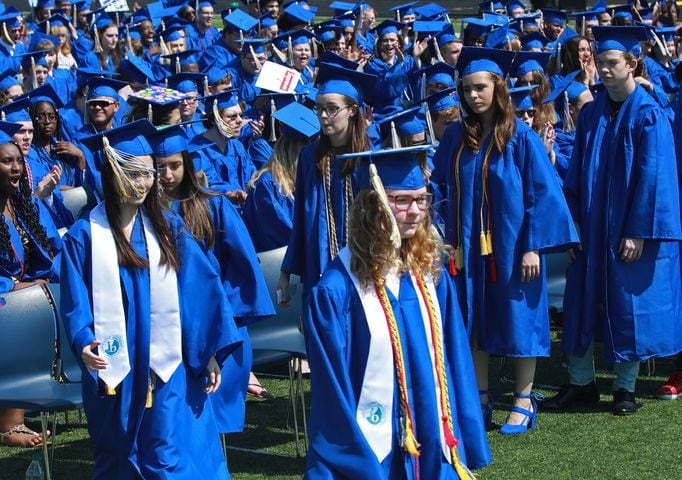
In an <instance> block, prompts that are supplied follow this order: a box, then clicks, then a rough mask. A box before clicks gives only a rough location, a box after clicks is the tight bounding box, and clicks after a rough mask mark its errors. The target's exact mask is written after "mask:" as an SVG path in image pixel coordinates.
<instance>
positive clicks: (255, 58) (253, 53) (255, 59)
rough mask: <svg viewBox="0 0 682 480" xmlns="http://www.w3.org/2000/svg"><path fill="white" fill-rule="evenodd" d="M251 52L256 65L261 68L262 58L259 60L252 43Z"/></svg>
mask: <svg viewBox="0 0 682 480" xmlns="http://www.w3.org/2000/svg"><path fill="white" fill-rule="evenodd" d="M249 52H251V58H253V62H254V63H255V64H256V67H257V68H258V69H259V70H260V68H261V64H260V60H258V57H257V56H256V51H255V50H254V49H253V47H252V46H251V45H249Z"/></svg>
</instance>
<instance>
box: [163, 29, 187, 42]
mask: <svg viewBox="0 0 682 480" xmlns="http://www.w3.org/2000/svg"><path fill="white" fill-rule="evenodd" d="M160 37H161V38H163V41H164V42H177V41H178V40H182V39H183V38H185V35H184V27H180V26H174V27H169V26H166V29H165V30H164V31H163V32H161V33H160Z"/></svg>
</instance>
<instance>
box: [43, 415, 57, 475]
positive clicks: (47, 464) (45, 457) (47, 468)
mask: <svg viewBox="0 0 682 480" xmlns="http://www.w3.org/2000/svg"><path fill="white" fill-rule="evenodd" d="M47 422H48V420H47V413H45V412H40V430H41V434H42V439H43V466H44V470H45V480H52V475H51V474H50V459H49V457H48V450H47ZM52 443H54V439H53V441H52Z"/></svg>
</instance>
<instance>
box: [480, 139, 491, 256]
mask: <svg viewBox="0 0 682 480" xmlns="http://www.w3.org/2000/svg"><path fill="white" fill-rule="evenodd" d="M492 149H493V141H492V139H491V140H490V144H489V145H488V149H487V150H486V152H485V156H484V157H483V165H482V166H481V209H480V211H479V215H480V220H481V233H480V234H479V241H480V244H481V255H483V256H486V255H490V254H492V253H493V237H492V234H491V233H490V194H489V192H488V161H489V159H490V152H491V151H492ZM486 205H487V206H488V215H487V222H486V223H484V222H483V210H484V208H485V206H486ZM486 224H487V227H488V228H487V229H486V228H485V226H486Z"/></svg>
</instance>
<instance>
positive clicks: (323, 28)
mask: <svg viewBox="0 0 682 480" xmlns="http://www.w3.org/2000/svg"><path fill="white" fill-rule="evenodd" d="M341 33H343V28H342V27H341V24H340V23H339V22H338V20H327V21H326V22H322V23H320V24H319V25H318V26H317V27H316V28H315V36H316V37H317V40H318V41H319V42H329V41H331V40H334V39H336V38H337V35H339V34H341Z"/></svg>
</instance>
